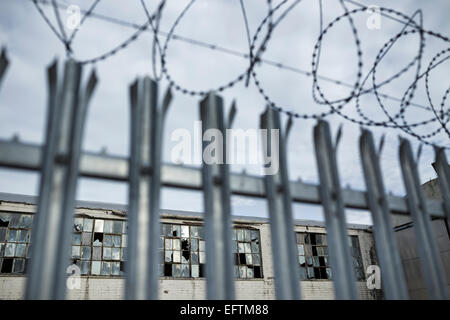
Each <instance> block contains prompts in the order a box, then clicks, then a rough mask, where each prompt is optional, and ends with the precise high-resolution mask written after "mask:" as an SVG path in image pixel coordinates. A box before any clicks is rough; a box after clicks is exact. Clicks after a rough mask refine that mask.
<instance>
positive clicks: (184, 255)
mask: <svg viewBox="0 0 450 320" xmlns="http://www.w3.org/2000/svg"><path fill="white" fill-rule="evenodd" d="M189 259H190V255H189V251H182V253H181V262H182V263H189Z"/></svg>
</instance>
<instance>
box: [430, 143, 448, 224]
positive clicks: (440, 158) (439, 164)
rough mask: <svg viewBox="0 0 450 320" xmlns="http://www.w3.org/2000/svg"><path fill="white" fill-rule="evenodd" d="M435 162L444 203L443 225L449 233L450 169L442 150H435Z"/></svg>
mask: <svg viewBox="0 0 450 320" xmlns="http://www.w3.org/2000/svg"><path fill="white" fill-rule="evenodd" d="M435 153H436V161H435V165H434V168H435V170H436V173H437V175H438V181H439V187H440V188H441V197H442V201H443V202H444V213H445V223H446V224H447V232H450V168H449V166H448V162H447V157H446V156H445V149H444V148H436V150H435Z"/></svg>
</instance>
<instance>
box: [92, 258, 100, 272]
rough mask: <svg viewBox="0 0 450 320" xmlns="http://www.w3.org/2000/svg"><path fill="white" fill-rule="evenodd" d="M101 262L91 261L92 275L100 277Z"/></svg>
mask: <svg viewBox="0 0 450 320" xmlns="http://www.w3.org/2000/svg"><path fill="white" fill-rule="evenodd" d="M100 267H101V261H92V271H91V273H92V274H95V275H100Z"/></svg>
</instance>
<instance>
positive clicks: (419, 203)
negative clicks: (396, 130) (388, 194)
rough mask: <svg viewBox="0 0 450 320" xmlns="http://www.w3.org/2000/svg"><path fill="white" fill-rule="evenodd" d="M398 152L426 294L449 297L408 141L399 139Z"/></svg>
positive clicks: (435, 296) (432, 296)
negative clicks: (426, 289) (426, 288)
mask: <svg viewBox="0 0 450 320" xmlns="http://www.w3.org/2000/svg"><path fill="white" fill-rule="evenodd" d="M399 153H400V165H401V168H402V175H403V182H404V184H405V189H406V193H407V196H406V200H407V204H408V209H409V212H410V214H411V217H412V220H413V225H414V230H415V233H416V244H417V249H418V253H419V258H420V260H421V265H422V274H423V277H424V279H425V283H426V285H427V287H428V293H429V294H430V298H431V299H433V300H441V299H442V300H444V299H448V293H447V282H446V281H445V275H444V271H443V268H442V265H441V261H440V257H439V251H438V247H437V244H436V241H435V239H434V237H433V233H432V228H431V223H430V216H429V214H428V211H427V207H426V203H425V197H424V195H423V192H422V189H421V184H420V179H419V173H418V171H417V164H416V162H415V161H414V158H413V154H412V150H411V145H410V143H409V141H408V140H406V139H401V143H400V148H399Z"/></svg>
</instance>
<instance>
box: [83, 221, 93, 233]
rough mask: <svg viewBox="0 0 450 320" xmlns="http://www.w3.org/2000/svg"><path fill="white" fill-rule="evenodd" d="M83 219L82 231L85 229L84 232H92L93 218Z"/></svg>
mask: <svg viewBox="0 0 450 320" xmlns="http://www.w3.org/2000/svg"><path fill="white" fill-rule="evenodd" d="M83 221H84V223H83V231H85V232H92V227H93V225H94V220H93V219H88V218H84V219H83Z"/></svg>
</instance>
